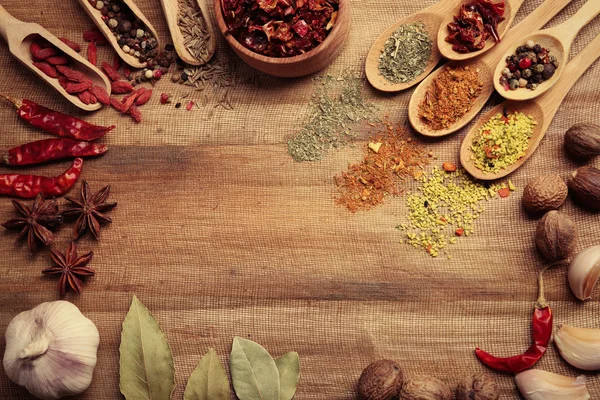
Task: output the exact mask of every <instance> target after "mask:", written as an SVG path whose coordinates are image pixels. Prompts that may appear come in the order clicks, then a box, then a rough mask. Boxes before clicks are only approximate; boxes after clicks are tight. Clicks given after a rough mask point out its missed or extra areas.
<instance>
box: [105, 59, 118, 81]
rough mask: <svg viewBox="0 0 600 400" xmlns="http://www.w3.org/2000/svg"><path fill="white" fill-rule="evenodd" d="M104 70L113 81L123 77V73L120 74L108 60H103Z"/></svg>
mask: <svg viewBox="0 0 600 400" xmlns="http://www.w3.org/2000/svg"><path fill="white" fill-rule="evenodd" d="M102 70H103V71H104V73H105V74H106V76H108V77H109V78H110V80H111V81H118V80H120V79H121V74H119V71H117V69H116V68H115V67H113V66H112V65H110V64H109V63H107V62H106V61H104V62H102Z"/></svg>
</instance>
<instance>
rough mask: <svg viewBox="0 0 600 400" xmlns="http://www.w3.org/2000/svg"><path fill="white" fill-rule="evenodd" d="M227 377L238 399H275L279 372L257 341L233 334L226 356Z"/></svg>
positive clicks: (277, 391) (277, 392)
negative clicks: (227, 357)
mask: <svg viewBox="0 0 600 400" xmlns="http://www.w3.org/2000/svg"><path fill="white" fill-rule="evenodd" d="M229 366H230V369H231V380H232V381H233V388H234V389H235V394H236V395H237V397H238V398H239V399H240V400H279V371H278V370H277V365H276V364H275V361H274V360H273V358H272V357H271V355H270V354H269V353H268V352H267V350H265V348H264V347H262V346H261V345H260V344H258V343H255V342H253V341H251V340H247V339H244V338H241V337H238V336H236V337H235V338H234V339H233V346H232V348H231V356H230V358H229Z"/></svg>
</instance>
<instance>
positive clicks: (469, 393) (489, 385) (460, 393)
mask: <svg viewBox="0 0 600 400" xmlns="http://www.w3.org/2000/svg"><path fill="white" fill-rule="evenodd" d="M499 396H500V393H499V391H498V385H496V381H494V380H493V379H492V378H491V377H490V376H489V375H486V374H475V375H471V376H468V377H466V378H465V379H463V380H462V381H461V382H460V383H459V384H458V387H457V388H456V400H497V399H498V397H499Z"/></svg>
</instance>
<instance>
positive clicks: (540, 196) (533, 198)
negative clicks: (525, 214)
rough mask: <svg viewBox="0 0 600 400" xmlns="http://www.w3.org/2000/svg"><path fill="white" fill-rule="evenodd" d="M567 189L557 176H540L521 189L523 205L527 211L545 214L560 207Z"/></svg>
mask: <svg viewBox="0 0 600 400" xmlns="http://www.w3.org/2000/svg"><path fill="white" fill-rule="evenodd" d="M568 193H569V189H568V188H567V185H566V184H565V182H563V180H562V179H561V178H560V176H558V175H544V176H540V177H538V178H536V179H534V180H532V181H531V182H529V183H528V184H527V186H525V189H523V205H524V206H525V209H526V210H527V211H531V212H545V211H550V210H555V209H557V208H558V207H560V206H561V205H562V204H563V203H564V202H565V199H566V198H567V194H568Z"/></svg>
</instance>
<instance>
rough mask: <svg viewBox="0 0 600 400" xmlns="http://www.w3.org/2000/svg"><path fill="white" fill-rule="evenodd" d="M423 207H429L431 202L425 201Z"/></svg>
mask: <svg viewBox="0 0 600 400" xmlns="http://www.w3.org/2000/svg"><path fill="white" fill-rule="evenodd" d="M423 206H425V208H427V207H429V202H428V201H427V200H425V202H424V203H423Z"/></svg>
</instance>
